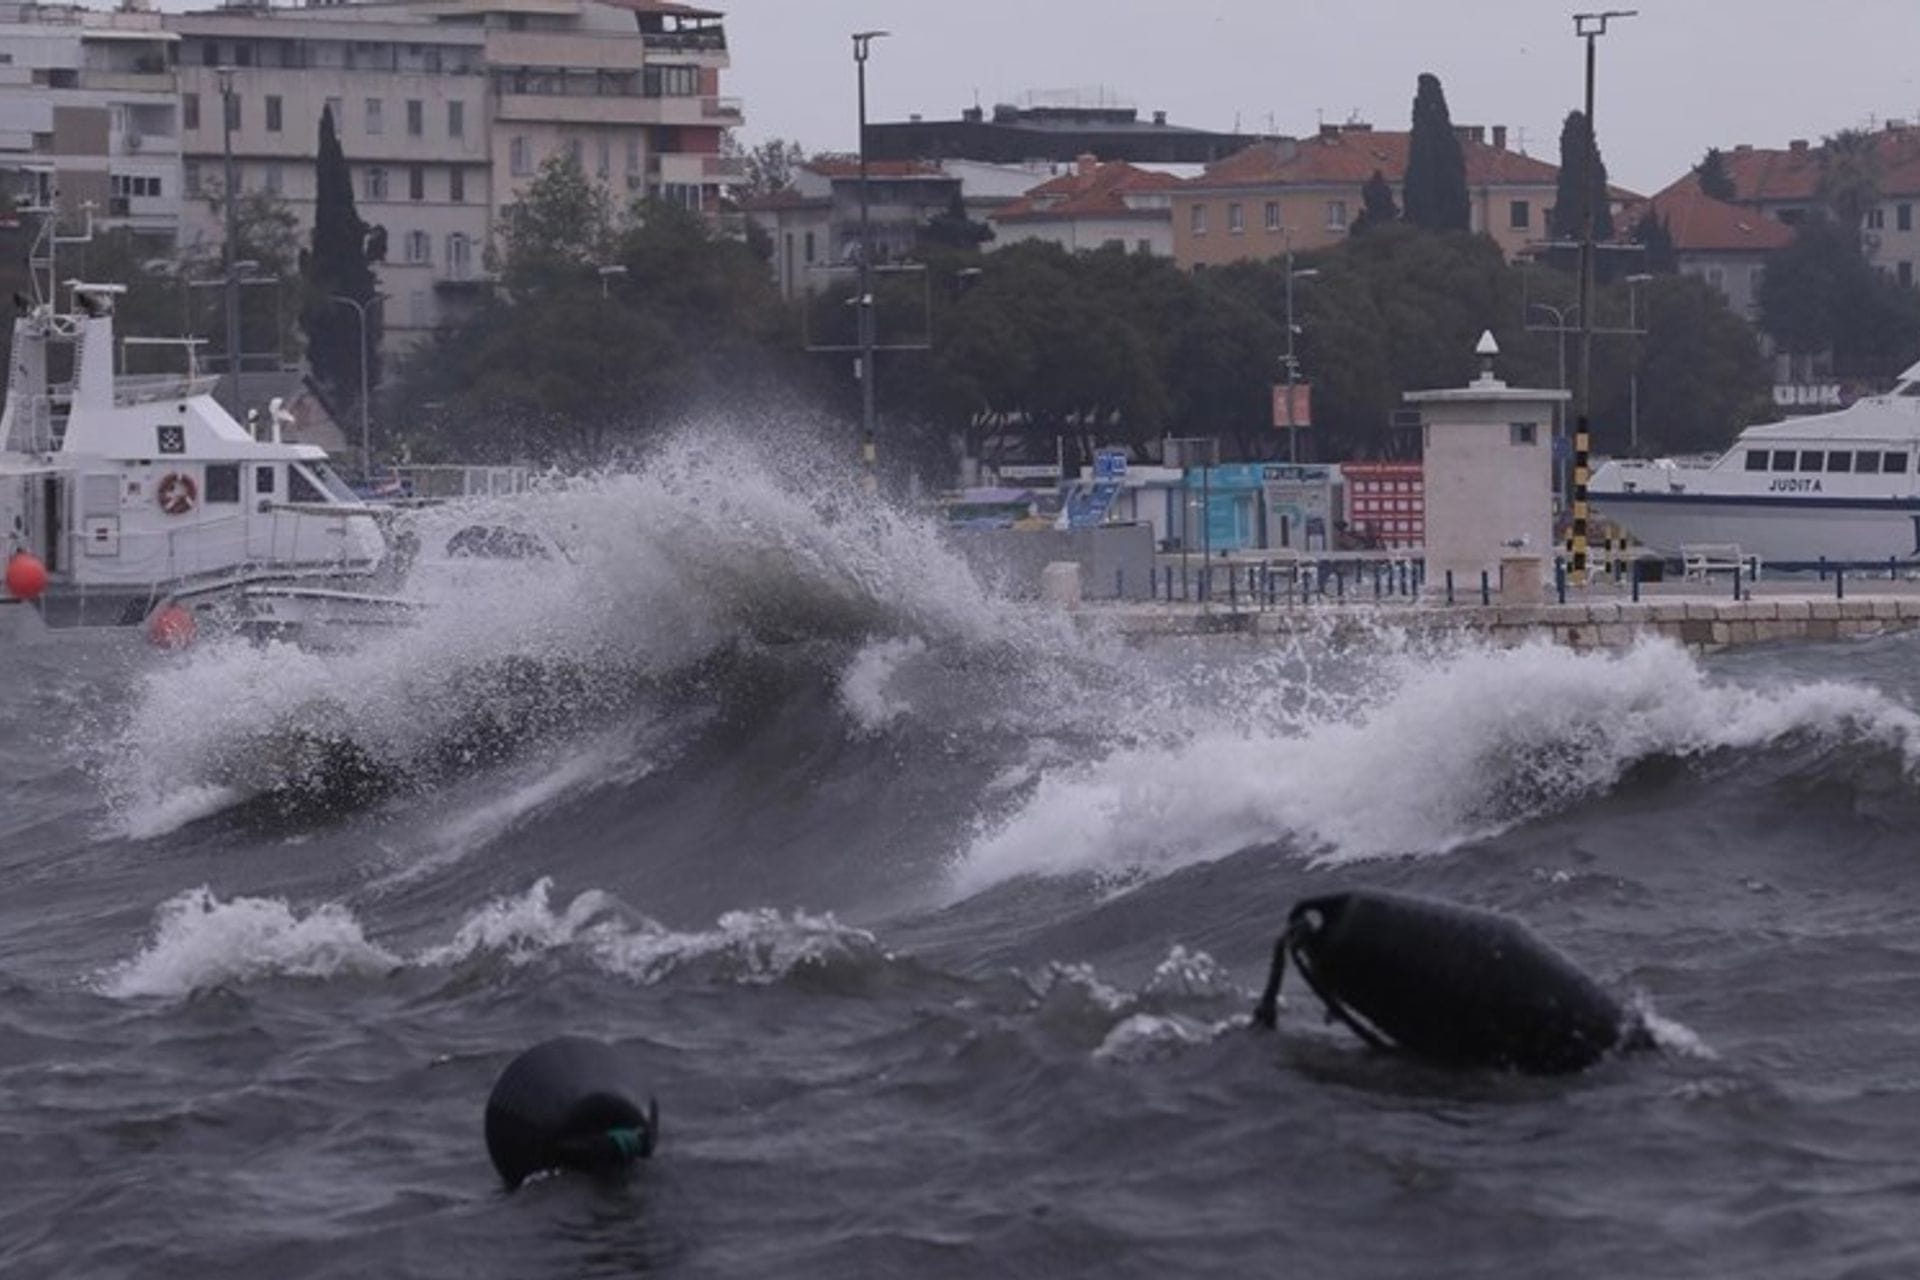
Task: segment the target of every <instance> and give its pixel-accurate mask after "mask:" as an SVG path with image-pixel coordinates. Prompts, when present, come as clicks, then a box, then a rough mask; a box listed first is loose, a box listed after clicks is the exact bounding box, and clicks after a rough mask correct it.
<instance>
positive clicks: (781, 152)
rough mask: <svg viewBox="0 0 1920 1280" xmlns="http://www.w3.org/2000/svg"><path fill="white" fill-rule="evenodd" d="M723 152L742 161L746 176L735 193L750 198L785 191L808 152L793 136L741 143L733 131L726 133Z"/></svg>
mask: <svg viewBox="0 0 1920 1280" xmlns="http://www.w3.org/2000/svg"><path fill="white" fill-rule="evenodd" d="M722 149H723V151H724V152H725V153H726V154H727V155H729V156H732V157H734V158H736V159H738V160H739V161H740V164H741V168H742V170H743V171H744V172H745V175H746V176H745V178H744V179H743V180H742V181H740V182H738V183H735V184H734V188H733V190H734V194H735V195H737V196H739V197H740V198H741V199H746V200H751V199H754V198H756V197H758V196H770V195H772V194H773V193H774V192H776V191H785V190H786V189H787V188H788V187H790V186H792V185H793V175H794V172H795V171H796V170H798V169H799V168H800V166H801V165H803V164H805V163H806V160H807V153H806V151H805V150H804V149H803V148H802V147H801V146H800V144H799V143H798V142H795V141H793V140H792V139H790V138H768V139H767V140H766V141H764V142H762V143H760V144H758V145H757V146H752V147H746V146H742V145H741V144H740V142H739V140H738V139H736V138H735V137H734V136H733V134H731V133H729V134H727V138H726V142H725V143H724V144H723V147H722Z"/></svg>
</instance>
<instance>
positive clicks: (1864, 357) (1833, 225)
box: [1760, 218, 1920, 380]
mask: <svg viewBox="0 0 1920 1280" xmlns="http://www.w3.org/2000/svg"><path fill="white" fill-rule="evenodd" d="M1760 322H1761V326H1762V327H1763V328H1764V329H1765V330H1766V331H1767V333H1768V334H1769V335H1771V336H1772V338H1773V339H1774V341H1775V343H1777V344H1778V345H1779V346H1780V347H1781V348H1782V349H1783V350H1786V351H1790V352H1799V353H1815V352H1822V351H1826V352H1831V353H1832V356H1833V368H1834V372H1835V373H1836V374H1838V375H1840V376H1841V377H1849V378H1864V379H1869V380H1885V379H1888V378H1891V377H1893V376H1894V375H1896V374H1897V373H1899V372H1900V370H1901V369H1902V368H1903V367H1904V366H1905V365H1906V364H1907V363H1908V362H1910V361H1911V360H1912V359H1913V352H1914V351H1915V350H1916V349H1920V296H1917V295H1915V293H1914V292H1913V290H1911V289H1909V288H1906V287H1905V286H1903V285H1901V284H1899V283H1898V282H1897V281H1895V280H1894V279H1893V278H1892V277H1890V276H1888V275H1886V274H1885V273H1883V272H1881V271H1878V270H1876V269H1875V268H1874V267H1873V265H1872V264H1871V263H1869V262H1868V261H1867V260H1866V257H1865V256H1864V255H1863V254H1862V252H1861V249H1860V239H1859V236H1858V234H1857V233H1856V232H1853V231H1851V230H1849V229H1847V228H1846V227H1844V226H1842V225H1840V224H1839V223H1837V222H1835V221H1831V220H1829V219H1826V218H1812V219H1809V220H1808V221H1806V222H1804V223H1802V224H1801V225H1800V226H1799V227H1798V228H1796V230H1795V232H1794V237H1793V243H1792V244H1790V245H1788V246H1787V247H1786V248H1785V249H1782V250H1780V251H1779V252H1778V253H1776V254H1774V255H1773V258H1772V259H1771V261H1770V262H1769V263H1768V264H1767V272H1766V275H1765V276H1763V277H1762V278H1761V281H1760Z"/></svg>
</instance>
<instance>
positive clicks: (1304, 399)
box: [1273, 382, 1313, 427]
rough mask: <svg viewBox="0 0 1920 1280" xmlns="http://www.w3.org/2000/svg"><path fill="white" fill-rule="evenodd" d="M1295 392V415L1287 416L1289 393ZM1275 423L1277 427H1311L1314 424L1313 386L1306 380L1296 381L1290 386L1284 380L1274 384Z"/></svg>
mask: <svg viewBox="0 0 1920 1280" xmlns="http://www.w3.org/2000/svg"><path fill="white" fill-rule="evenodd" d="M1289 391H1291V392H1292V393H1293V416H1292V417H1291V418H1289V417H1288V416H1287V393H1288V392H1289ZM1273 425H1274V426H1276V427H1289V426H1292V427H1310V426H1312V425H1313V387H1312V386H1311V385H1310V384H1308V383H1305V382H1296V383H1294V384H1293V385H1292V386H1291V387H1289V386H1288V385H1287V384H1286V383H1284V382H1276V383H1274V384H1273Z"/></svg>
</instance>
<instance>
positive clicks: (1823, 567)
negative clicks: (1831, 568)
mask: <svg viewBox="0 0 1920 1280" xmlns="http://www.w3.org/2000/svg"><path fill="white" fill-rule="evenodd" d="M1826 580H1827V558H1826V557H1825V556H1821V557H1820V581H1822V582H1825V581H1826Z"/></svg>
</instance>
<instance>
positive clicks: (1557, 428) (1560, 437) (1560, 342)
mask: <svg viewBox="0 0 1920 1280" xmlns="http://www.w3.org/2000/svg"><path fill="white" fill-rule="evenodd" d="M1527 305H1528V306H1531V307H1538V308H1539V309H1540V310H1542V311H1544V312H1546V313H1547V314H1548V315H1550V316H1552V317H1553V337H1554V345H1555V347H1556V349H1557V351H1558V359H1557V361H1556V363H1555V367H1556V368H1557V370H1558V374H1557V376H1556V377H1555V378H1554V383H1553V385H1554V388H1555V389H1556V390H1559V391H1565V390H1566V389H1567V313H1568V311H1569V310H1571V308H1568V307H1556V306H1554V305H1553V304H1552V303H1548V302H1530V303H1528V304H1527ZM1566 434H1567V422H1566V409H1565V407H1564V406H1563V405H1561V404H1560V402H1559V401H1555V402H1554V406H1553V441H1554V448H1555V451H1556V452H1558V450H1559V449H1560V448H1562V447H1563V445H1564V442H1565V439H1566ZM1554 480H1555V482H1556V483H1558V485H1559V486H1560V497H1561V499H1562V500H1563V501H1564V500H1565V499H1566V497H1567V477H1566V472H1565V470H1564V469H1563V468H1562V467H1561V466H1559V465H1558V464H1556V465H1555V467H1554Z"/></svg>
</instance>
